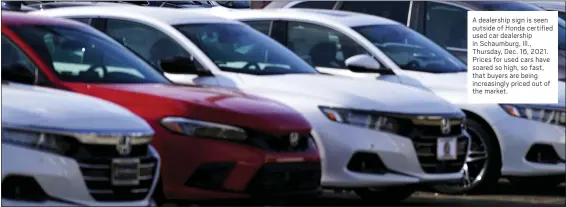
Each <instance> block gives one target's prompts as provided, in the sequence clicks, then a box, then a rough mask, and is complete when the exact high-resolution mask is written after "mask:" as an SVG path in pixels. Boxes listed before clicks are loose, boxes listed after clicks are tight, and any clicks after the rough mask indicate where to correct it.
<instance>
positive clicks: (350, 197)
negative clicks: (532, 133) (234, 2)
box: [164, 182, 566, 207]
mask: <svg viewBox="0 0 566 207" xmlns="http://www.w3.org/2000/svg"><path fill="white" fill-rule="evenodd" d="M565 195H566V189H565V187H564V184H562V185H561V186H558V187H556V188H552V189H533V188H529V187H526V186H522V187H518V186H513V185H511V184H509V183H506V182H502V183H500V185H499V187H498V188H497V189H493V191H492V192H490V193H489V194H482V195H444V194H438V193H434V192H417V193H415V194H413V196H412V197H411V198H409V199H407V200H405V201H403V202H402V203H399V204H397V205H395V206H419V207H423V206H446V207H460V206H464V207H467V206H468V207H488V206H489V207H559V206H560V207H564V206H565V205H566V200H565ZM244 205H246V204H238V202H228V201H224V202H207V203H201V204H200V206H244ZM301 205H302V206H375V205H373V204H371V203H366V202H364V201H362V200H361V199H359V197H357V196H356V195H355V194H354V193H350V192H345V193H340V194H337V193H333V191H325V192H324V193H323V194H322V195H321V196H320V197H319V198H317V199H313V200H310V201H306V202H303V203H302V204H301ZM164 206H167V207H175V206H188V205H187V204H173V203H169V204H166V205H164ZM191 206H199V205H198V204H196V205H195V204H192V205H191ZM388 206H391V205H388Z"/></svg>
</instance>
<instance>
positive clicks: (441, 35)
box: [409, 1, 468, 62]
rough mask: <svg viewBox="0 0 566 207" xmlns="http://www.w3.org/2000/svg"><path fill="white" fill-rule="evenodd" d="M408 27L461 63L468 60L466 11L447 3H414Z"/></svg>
mask: <svg viewBox="0 0 566 207" xmlns="http://www.w3.org/2000/svg"><path fill="white" fill-rule="evenodd" d="M413 7H414V8H415V9H413V13H412V14H411V22H410V24H409V27H411V28H412V29H414V30H417V31H418V32H420V33H421V34H423V35H425V36H427V37H428V38H429V39H431V40H433V41H435V42H436V43H438V44H439V45H442V46H443V47H445V48H446V49H447V50H448V51H450V52H451V53H452V54H454V55H455V56H456V57H458V59H460V60H462V61H463V62H467V60H468V43H467V37H468V36H467V32H468V28H467V24H468V22H467V15H468V9H466V8H463V7H460V6H457V5H454V4H450V3H449V2H435V1H418V2H414V4H413ZM447 28H449V29H447Z"/></svg>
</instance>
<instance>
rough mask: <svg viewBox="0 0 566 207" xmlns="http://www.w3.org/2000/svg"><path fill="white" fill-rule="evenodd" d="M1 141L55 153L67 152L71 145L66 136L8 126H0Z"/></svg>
mask: <svg viewBox="0 0 566 207" xmlns="http://www.w3.org/2000/svg"><path fill="white" fill-rule="evenodd" d="M2 143H3V144H4V143H7V144H8V143H9V144H13V145H18V146H22V147H27V148H32V149H37V150H41V151H47V152H52V153H57V154H65V153H67V152H68V151H69V150H70V149H71V146H72V143H71V141H70V140H69V139H68V138H67V137H63V136H59V135H53V134H46V133H40V132H31V131H24V130H16V129H8V128H2Z"/></svg>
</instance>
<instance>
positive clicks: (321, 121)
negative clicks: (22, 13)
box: [34, 7, 469, 202]
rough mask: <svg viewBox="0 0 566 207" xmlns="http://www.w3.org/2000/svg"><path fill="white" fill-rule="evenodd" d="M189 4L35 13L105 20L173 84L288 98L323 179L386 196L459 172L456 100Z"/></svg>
mask: <svg viewBox="0 0 566 207" xmlns="http://www.w3.org/2000/svg"><path fill="white" fill-rule="evenodd" d="M218 8H220V7H218ZM221 9H223V8H221ZM197 10H199V9H164V8H148V7H140V8H128V9H119V8H117V7H115V8H114V7H113V8H110V7H107V8H103V9H101V8H100V7H99V8H95V7H81V8H78V7H77V8H61V9H53V10H45V11H42V12H36V13H34V14H39V15H48V16H55V17H66V18H71V19H77V20H83V21H84V20H89V19H92V21H91V22H95V23H93V25H94V26H96V25H98V24H99V23H100V21H103V22H104V23H103V24H104V25H106V27H104V28H100V29H101V31H103V32H105V33H106V34H108V35H110V36H111V37H113V38H115V39H116V40H118V41H120V42H122V44H125V45H126V46H127V47H128V48H130V49H132V50H133V51H135V52H136V53H138V54H139V55H140V56H141V57H143V58H145V59H146V60H147V61H148V62H150V63H153V64H154V65H155V66H156V67H159V68H160V69H161V70H163V71H165V72H166V75H167V77H169V78H170V79H171V80H173V81H175V82H178V83H184V84H197V85H202V86H212V87H225V88H235V89H241V90H242V91H244V92H246V93H251V94H255V95H259V96H263V97H267V98H271V99H274V100H277V101H280V102H282V103H284V104H287V105H289V106H290V107H292V108H294V109H295V110H297V111H299V112H300V113H302V114H303V116H305V118H306V119H307V120H309V122H310V123H311V125H312V126H313V131H314V132H313V135H314V137H315V140H316V142H317V144H318V148H319V150H320V153H321V157H322V160H323V163H322V167H323V173H322V185H323V186H324V187H329V188H330V187H331V188H346V189H355V191H356V192H357V193H358V195H360V196H361V197H363V198H367V199H374V200H379V201H382V202H388V201H398V200H402V199H404V198H406V197H408V196H410V195H411V194H412V192H413V191H414V190H415V187H414V185H415V184H425V183H426V184H430V183H452V182H459V181H460V180H461V179H462V174H461V172H460V171H461V169H462V167H463V164H464V159H465V157H466V155H467V152H468V145H467V143H468V142H469V138H468V136H467V134H466V133H465V130H463V129H462V128H463V127H464V126H463V124H462V123H463V119H464V114H463V113H462V111H461V110H460V109H458V108H457V107H456V106H454V105H452V104H450V103H448V102H446V101H445V100H443V99H441V98H439V97H437V96H435V95H434V94H433V93H430V92H428V91H424V90H420V89H417V88H414V87H409V86H404V85H401V84H396V83H389V82H386V81H369V80H368V81H360V80H356V79H352V78H347V77H337V76H329V75H324V74H320V73H319V72H318V71H316V70H315V69H314V68H313V67H312V66H310V65H309V64H307V63H306V62H305V61H303V60H302V59H300V58H299V57H298V56H296V55H295V54H293V53H292V52H291V51H290V50H288V49H286V48H285V47H284V46H282V45H281V44H278V43H277V42H276V41H275V40H273V39H271V38H269V37H268V36H266V35H264V34H262V33H260V32H258V31H256V30H254V29H253V28H251V27H249V26H247V25H245V24H243V23H240V22H238V21H233V20H227V19H223V18H219V17H215V16H211V15H208V14H205V13H207V12H209V10H203V11H202V12H197ZM215 11H216V10H215ZM220 11H224V10H220ZM96 22H98V23H96ZM358 63H359V62H358ZM437 146H440V147H438V148H437ZM376 187H377V188H376ZM376 195H377V197H376ZM382 196H383V197H382Z"/></svg>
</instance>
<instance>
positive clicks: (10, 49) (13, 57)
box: [1, 34, 55, 87]
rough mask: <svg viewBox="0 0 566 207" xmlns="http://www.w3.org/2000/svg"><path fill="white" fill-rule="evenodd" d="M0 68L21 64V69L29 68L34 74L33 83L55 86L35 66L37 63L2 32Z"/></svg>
mask: <svg viewBox="0 0 566 207" xmlns="http://www.w3.org/2000/svg"><path fill="white" fill-rule="evenodd" d="M1 42H2V52H1V53H2V60H1V61H2V68H4V67H14V66H16V67H17V65H19V66H23V67H21V68H22V69H27V70H29V71H30V72H31V73H32V74H35V77H36V78H35V84H36V85H41V86H45V87H55V86H54V85H53V84H52V83H51V82H50V81H49V80H48V79H47V77H45V75H44V74H43V72H41V70H40V69H39V67H37V65H36V64H35V63H34V62H33V61H32V60H31V58H29V57H28V56H27V55H26V54H25V53H24V51H23V50H22V49H20V47H18V45H16V44H15V43H14V42H12V40H11V39H10V38H8V37H6V36H4V34H2V41H1Z"/></svg>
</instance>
